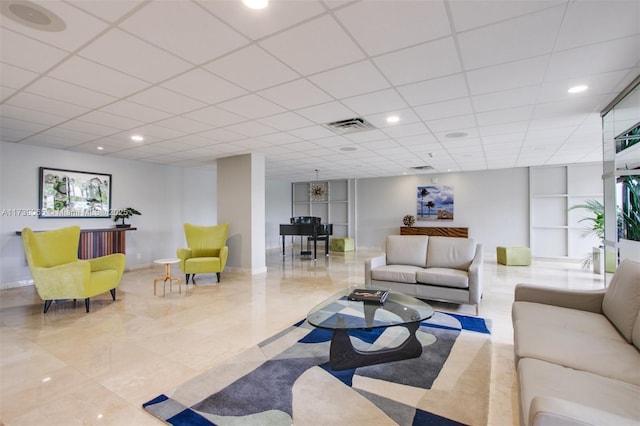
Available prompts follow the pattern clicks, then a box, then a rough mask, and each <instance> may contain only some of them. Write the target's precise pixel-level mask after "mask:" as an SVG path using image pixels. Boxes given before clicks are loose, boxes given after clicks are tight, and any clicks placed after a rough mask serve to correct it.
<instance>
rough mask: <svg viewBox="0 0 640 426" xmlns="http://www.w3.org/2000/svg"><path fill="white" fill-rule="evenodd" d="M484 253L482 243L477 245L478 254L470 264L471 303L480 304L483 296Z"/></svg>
mask: <svg viewBox="0 0 640 426" xmlns="http://www.w3.org/2000/svg"><path fill="white" fill-rule="evenodd" d="M483 263H484V253H483V251H482V244H478V245H476V254H475V256H474V257H473V260H472V261H471V265H469V270H468V271H467V273H468V274H469V303H473V304H476V305H477V304H479V303H480V299H481V298H482V275H483V271H484V268H483Z"/></svg>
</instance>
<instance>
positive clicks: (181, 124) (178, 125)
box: [154, 116, 211, 133]
mask: <svg viewBox="0 0 640 426" xmlns="http://www.w3.org/2000/svg"><path fill="white" fill-rule="evenodd" d="M154 124H156V125H158V126H162V127H166V128H169V129H174V130H178V131H181V132H185V133H197V132H203V131H205V130H210V129H211V125H208V124H205V123H203V122H201V121H195V120H191V119H189V118H186V117H180V116H174V117H171V118H167V119H166V120H160V121H156V122H155V123H154Z"/></svg>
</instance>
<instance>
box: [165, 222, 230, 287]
mask: <svg viewBox="0 0 640 426" xmlns="http://www.w3.org/2000/svg"><path fill="white" fill-rule="evenodd" d="M228 232H229V224H228V223H225V224H222V225H214V226H198V225H192V224H190V223H185V224H184V234H185V237H186V239H187V246H189V247H188V248H179V249H178V250H177V256H178V259H180V269H181V270H182V273H183V274H185V275H186V282H187V284H189V278H190V277H191V276H193V282H194V284H195V282H196V274H206V273H213V272H215V273H216V275H217V277H218V282H220V273H221V272H222V271H223V270H224V265H225V264H226V263H227V256H228V255H229V247H227V246H226V243H227V234H228Z"/></svg>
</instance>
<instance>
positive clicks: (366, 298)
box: [347, 288, 389, 305]
mask: <svg viewBox="0 0 640 426" xmlns="http://www.w3.org/2000/svg"><path fill="white" fill-rule="evenodd" d="M387 296H389V292H388V291H387V290H375V289H370V288H356V289H354V290H353V291H352V292H351V293H349V296H347V298H348V299H349V300H354V301H358V302H372V303H379V304H381V305H382V304H383V303H384V302H385V301H386V300H387Z"/></svg>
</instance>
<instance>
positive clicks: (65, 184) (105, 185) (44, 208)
mask: <svg viewBox="0 0 640 426" xmlns="http://www.w3.org/2000/svg"><path fill="white" fill-rule="evenodd" d="M38 203H39V205H38V217H39V218H69V217H73V218H101V217H106V218H108V217H111V175H110V174H102V173H94V172H82V171H76V170H64V169H51V168H48V167H40V194H39V200H38Z"/></svg>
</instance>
